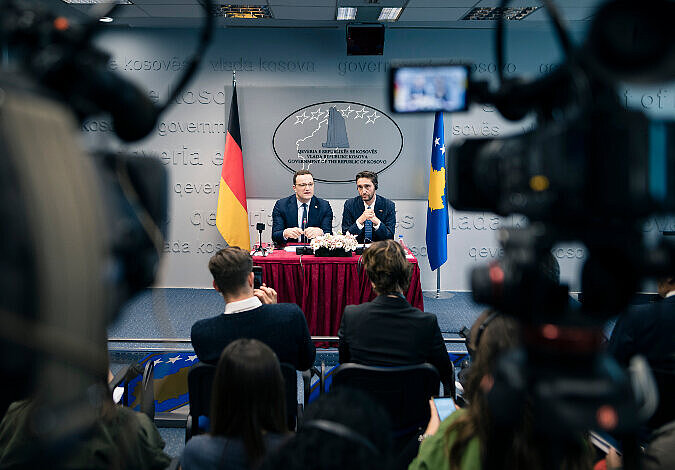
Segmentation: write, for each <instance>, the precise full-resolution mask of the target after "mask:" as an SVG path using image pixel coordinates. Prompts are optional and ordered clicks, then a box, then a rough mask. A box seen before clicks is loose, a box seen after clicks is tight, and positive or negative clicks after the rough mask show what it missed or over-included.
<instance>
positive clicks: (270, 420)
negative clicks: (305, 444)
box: [181, 339, 287, 470]
mask: <svg viewBox="0 0 675 470" xmlns="http://www.w3.org/2000/svg"><path fill="white" fill-rule="evenodd" d="M211 396H212V400H211V414H210V417H211V431H210V432H209V433H208V434H202V435H200V436H195V437H193V438H192V439H190V440H189V441H188V443H187V445H186V446H185V450H184V451H183V455H182V457H181V468H182V469H183V470H193V469H197V470H217V469H228V470H235V469H240V470H245V469H250V468H256V467H257V465H258V464H259V462H260V460H261V459H262V458H263V456H264V455H265V453H266V452H268V451H269V450H272V449H275V448H276V447H278V446H279V445H280V444H281V443H283V442H284V440H286V439H287V429H286V402H285V398H284V379H283V377H282V375H281V369H280V368H279V361H278V360H277V358H276V356H275V355H274V352H273V351H272V350H271V349H270V348H269V347H268V346H266V345H265V344H263V343H261V342H260V341H257V340H255V339H238V340H236V341H233V342H232V343H230V344H229V345H228V346H227V347H226V348H225V349H224V350H223V354H222V355H221V356H220V360H219V361H218V365H217V366H216V375H215V378H214V381H213V392H212V394H211Z"/></svg>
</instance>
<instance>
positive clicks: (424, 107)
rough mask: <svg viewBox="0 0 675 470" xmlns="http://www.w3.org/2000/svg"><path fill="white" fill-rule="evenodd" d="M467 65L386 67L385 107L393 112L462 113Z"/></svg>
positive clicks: (466, 97)
mask: <svg viewBox="0 0 675 470" xmlns="http://www.w3.org/2000/svg"><path fill="white" fill-rule="evenodd" d="M470 77H471V68H470V67H469V66H468V65H458V64H437V65H427V66H422V65H419V64H417V65H416V64H406V63H394V64H392V65H391V66H390V68H389V89H390V90H391V93H390V95H389V96H390V100H389V107H390V109H391V110H392V111H394V112H396V113H420V112H429V111H446V112H456V111H466V110H467V109H468V107H469V99H468V98H469V97H468V87H469V80H470Z"/></svg>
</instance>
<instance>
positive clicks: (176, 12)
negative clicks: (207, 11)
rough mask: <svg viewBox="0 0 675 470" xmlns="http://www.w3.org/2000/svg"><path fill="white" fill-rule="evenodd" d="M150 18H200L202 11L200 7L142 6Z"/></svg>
mask: <svg viewBox="0 0 675 470" xmlns="http://www.w3.org/2000/svg"><path fill="white" fill-rule="evenodd" d="M143 10H145V11H146V12H147V13H148V14H149V15H150V16H154V17H158V18H201V17H203V16H204V9H203V8H202V7H201V6H200V5H144V6H143Z"/></svg>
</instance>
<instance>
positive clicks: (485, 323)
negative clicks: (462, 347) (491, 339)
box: [466, 311, 499, 357]
mask: <svg viewBox="0 0 675 470" xmlns="http://www.w3.org/2000/svg"><path fill="white" fill-rule="evenodd" d="M497 315H499V311H495V312H492V313H491V314H490V315H488V316H487V318H486V319H485V320H483V322H482V323H481V324H480V326H479V327H478V331H477V332H476V339H475V340H474V342H473V346H471V338H470V337H469V338H467V339H466V350H467V352H468V353H469V356H471V357H474V355H475V354H476V351H478V345H479V344H480V337H481V336H483V332H484V331H485V328H487V326H488V324H489V323H490V322H491V321H492V320H494V319H495V318H496V317H497Z"/></svg>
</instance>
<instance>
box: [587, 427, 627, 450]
mask: <svg viewBox="0 0 675 470" xmlns="http://www.w3.org/2000/svg"><path fill="white" fill-rule="evenodd" d="M588 435H589V438H590V440H591V443H592V444H593V445H594V446H595V447H597V448H598V449H600V450H601V451H602V452H603V453H605V454H607V453H609V449H610V448H613V449H614V450H615V451H616V453H617V454H619V455H621V444H620V443H619V441H617V440H616V439H614V437H612V436H610V435H609V434H607V433H605V432H600V431H589V433H588Z"/></svg>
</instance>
